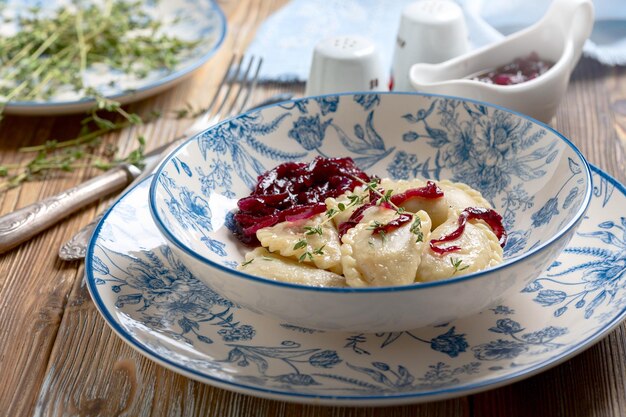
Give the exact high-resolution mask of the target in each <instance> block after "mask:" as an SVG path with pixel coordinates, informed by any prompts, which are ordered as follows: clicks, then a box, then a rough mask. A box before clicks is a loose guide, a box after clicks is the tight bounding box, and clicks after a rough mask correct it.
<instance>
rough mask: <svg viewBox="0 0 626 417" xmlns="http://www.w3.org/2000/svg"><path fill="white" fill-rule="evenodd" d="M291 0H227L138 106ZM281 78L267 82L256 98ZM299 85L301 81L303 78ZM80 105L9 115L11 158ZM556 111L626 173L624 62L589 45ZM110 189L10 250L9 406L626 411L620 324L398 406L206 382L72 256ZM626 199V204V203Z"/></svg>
mask: <svg viewBox="0 0 626 417" xmlns="http://www.w3.org/2000/svg"><path fill="white" fill-rule="evenodd" d="M283 3H284V0H277V1H273V2H272V1H267V0H241V1H234V0H230V1H222V2H220V5H221V6H222V8H223V9H224V11H225V13H226V15H227V17H228V22H229V35H228V37H227V39H226V41H225V43H224V44H223V46H222V47H221V49H220V51H219V52H218V53H217V55H215V56H214V57H213V58H212V59H211V60H210V62H209V63H208V64H207V65H205V66H204V67H203V68H202V69H201V70H200V71H199V72H198V73H197V74H196V75H194V76H193V77H192V78H191V79H189V80H188V81H185V82H183V83H182V84H180V85H179V86H177V87H175V88H174V89H172V90H171V91H168V92H166V93H163V94H160V95H158V96H156V97H153V98H150V99H148V100H145V101H143V102H140V103H136V104H134V105H132V106H130V109H131V110H133V111H137V112H141V111H146V110H147V109H152V108H157V109H161V110H163V111H165V114H167V112H168V110H172V109H177V108H181V107H184V105H185V103H186V102H190V103H192V104H196V105H202V104H206V101H207V100H208V98H209V97H211V96H212V93H213V92H214V90H215V88H216V86H217V82H218V80H219V76H217V75H216V74H218V75H221V74H222V73H223V72H224V70H225V68H226V66H227V63H228V60H229V58H230V56H231V54H232V52H233V50H236V49H238V50H242V49H244V48H245V45H246V44H247V43H248V42H249V40H250V39H251V38H252V37H253V36H254V31H255V28H256V27H257V26H258V24H259V22H261V21H262V20H263V19H264V18H265V17H267V15H268V14H269V13H271V12H272V11H273V10H275V9H276V8H278V7H280V6H281V5H282V4H283ZM277 91H281V87H280V86H276V85H268V86H265V87H262V88H260V89H258V91H257V92H256V94H255V97H254V98H253V100H260V99H262V98H263V97H264V96H269V95H271V94H273V93H275V92H277ZM297 92H299V93H301V92H302V91H301V89H300V90H299V91H297ZM80 119H81V116H64V117H30V118H27V117H7V118H6V119H5V120H4V121H3V122H2V124H1V126H0V164H6V163H15V162H24V161H26V160H28V156H27V155H24V154H20V153H18V151H17V150H18V148H20V147H22V146H26V145H34V144H41V143H44V142H45V141H46V140H48V139H52V138H63V137H71V136H72V135H75V134H76V133H77V131H78V127H77V126H78V123H79V121H80ZM188 123H189V121H187V120H176V119H175V118H173V117H163V118H161V119H159V120H157V121H156V122H153V123H150V124H148V125H146V126H144V127H141V129H139V130H141V132H138V131H137V129H134V130H130V129H128V130H124V131H122V132H119V133H115V134H111V135H108V136H107V137H106V138H105V141H106V142H108V143H112V144H117V145H118V146H119V148H120V153H122V154H125V153H127V152H128V151H129V150H130V149H132V148H133V147H134V146H135V144H136V142H135V138H136V136H137V134H139V133H143V134H144V135H145V136H146V138H148V139H149V142H148V148H153V147H156V146H158V145H159V144H160V143H163V142H165V141H167V140H168V138H170V137H173V136H174V135H175V134H176V133H180V132H182V131H183V130H184V128H185V126H186V125H187V124H188ZM553 125H554V126H555V127H556V129H557V130H559V131H560V132H562V133H563V134H565V135H566V136H567V137H569V138H570V139H571V140H572V141H573V142H574V143H575V144H576V145H577V146H578V147H579V148H580V149H581V150H582V152H583V153H584V154H585V155H586V157H587V158H588V159H589V161H590V162H591V163H593V164H595V165H597V166H599V167H600V168H602V169H603V170H605V171H607V172H608V173H609V174H611V175H613V176H614V177H616V178H617V179H618V180H619V181H620V182H622V183H626V172H625V158H624V153H625V149H626V68H624V67H621V68H620V67H617V68H616V67H606V66H602V65H600V64H598V63H597V62H595V61H592V60H589V59H583V60H581V62H580V63H579V64H578V66H577V68H576V70H575V71H574V74H573V76H572V80H571V83H570V86H569V90H568V92H567V96H566V97H565V99H564V100H563V102H562V104H561V106H560V108H559V111H558V115H557V117H556V119H555V120H554V121H553ZM97 173H98V171H96V170H94V169H83V170H80V171H76V172H73V173H69V174H62V175H57V176H54V177H51V178H48V179H46V180H45V181H40V182H30V183H26V184H24V185H23V186H21V187H19V188H15V189H12V190H10V191H8V192H4V193H1V194H0V214H5V213H9V212H11V211H12V210H14V209H16V208H19V207H21V206H24V205H26V204H29V203H33V202H35V201H37V200H39V199H42V198H44V197H47V196H50V195H52V194H55V193H57V192H60V191H62V190H64V189H67V188H69V187H71V186H74V185H77V184H79V183H80V182H82V181H84V180H86V179H88V178H90V177H92V176H94V175H96V174H97ZM106 203H107V201H101V202H100V204H94V205H92V206H90V207H89V208H88V209H85V210H83V211H82V212H79V213H78V214H76V215H73V216H71V217H69V218H67V219H65V220H64V221H63V222H61V223H60V224H59V225H57V226H56V227H54V228H52V229H50V230H48V231H47V232H45V233H43V234H41V235H40V236H38V237H36V238H34V239H32V240H31V241H29V242H27V243H25V244H23V245H21V246H19V247H17V248H15V249H13V250H12V251H10V252H8V253H6V254H4V255H2V256H0V381H1V382H0V415H2V416H30V415H46V416H47V415H55V416H66V415H72V416H73V415H80V416H96V415H99V416H114V415H115V416H116V415H127V416H137V415H158V416H178V415H185V416H335V417H339V416H346V417H347V416H418V415H419V416H535V415H546V416H625V415H626V331H625V327H624V325H621V326H619V327H618V328H617V329H616V330H614V331H613V332H612V333H611V334H610V335H609V336H608V337H606V338H604V339H603V340H601V341H600V342H598V343H597V344H595V345H594V346H592V347H591V348H589V349H588V350H587V351H585V352H583V353H581V354H579V355H578V356H576V357H574V358H572V359H571V360H569V361H567V362H565V363H563V364H561V365H559V366H557V367H555V368H553V369H551V370H548V371H545V372H543V373H541V374H539V375H537V376H534V377H532V378H529V379H526V380H524V381H521V382H517V383H515V384H512V385H509V386H505V387H503V388H499V389H495V390H491V391H487V392H484V393H481V394H477V395H472V396H468V397H462V398H457V399H452V400H447V401H440V402H435V403H427V404H419V405H413V406H402V407H390V408H340V407H322V406H308V405H297V404H289V403H283V402H279V401H272V400H265V399H259V398H254V397H250V396H246V395H241V394H236V393H233V392H229V391H224V390H222V389H218V388H214V387H212V386H209V385H204V384H201V383H198V382H195V381H192V380H190V379H187V378H185V377H183V376H180V375H178V374H176V373H174V372H172V371H169V370H167V369H165V368H163V367H161V366H159V365H157V364H155V363H153V362H151V361H149V360H147V359H146V358H144V357H143V356H141V355H140V354H139V353H137V352H136V351H134V350H133V349H131V348H130V347H129V346H128V345H126V344H125V343H124V342H123V341H122V340H121V339H120V338H118V337H117V336H116V335H115V334H114V333H113V332H112V331H111V329H110V328H109V327H108V326H107V325H106V323H105V322H104V320H103V319H102V318H101V317H100V315H99V313H98V312H97V311H96V308H95V307H94V304H93V303H92V301H91V299H90V297H89V294H88V292H87V289H86V287H85V284H84V282H83V274H84V267H83V264H82V263H79V262H73V263H64V262H62V261H60V260H59V259H58V258H57V256H56V251H57V249H58V247H59V245H60V244H61V243H62V242H64V241H65V240H66V239H68V238H69V237H71V236H72V234H73V233H75V232H76V231H77V230H78V229H79V228H80V227H82V226H83V225H85V224H86V223H88V222H89V221H90V220H91V219H92V218H93V217H94V216H95V215H96V214H97V213H98V212H99V210H101V209H102V208H103V207H105V205H106ZM625 210H626V208H625Z"/></svg>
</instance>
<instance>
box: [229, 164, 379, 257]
mask: <svg viewBox="0 0 626 417" xmlns="http://www.w3.org/2000/svg"><path fill="white" fill-rule="evenodd" d="M359 180H360V181H359ZM361 181H363V182H369V181H370V177H369V176H368V175H367V174H366V173H365V172H363V171H361V170H360V169H359V168H358V167H357V166H356V164H355V163H354V161H353V160H352V159H351V158H321V157H317V158H315V159H314V160H313V161H312V162H310V163H298V162H285V163H283V164H280V165H278V166H277V167H275V168H274V169H272V170H269V171H267V172H266V173H264V174H262V175H260V176H259V177H258V178H257V185H256V187H255V188H254V190H253V191H252V193H251V194H250V195H249V196H248V197H244V198H242V199H241V200H239V201H238V202H237V206H238V207H239V211H238V212H237V213H236V214H235V215H234V220H235V225H236V231H235V235H236V236H237V237H238V238H239V240H241V241H242V242H243V243H245V244H248V245H256V244H258V243H259V242H258V240H257V238H256V231H257V230H259V229H261V228H263V227H269V226H273V225H275V224H277V223H280V222H283V221H286V220H288V221H294V220H300V219H307V218H309V217H311V216H314V215H315V214H319V213H323V212H325V211H326V205H325V204H324V200H326V198H328V197H339V196H340V195H342V194H344V193H346V192H349V191H352V190H353V189H354V188H356V187H357V186H359V185H361V184H362V182H361Z"/></svg>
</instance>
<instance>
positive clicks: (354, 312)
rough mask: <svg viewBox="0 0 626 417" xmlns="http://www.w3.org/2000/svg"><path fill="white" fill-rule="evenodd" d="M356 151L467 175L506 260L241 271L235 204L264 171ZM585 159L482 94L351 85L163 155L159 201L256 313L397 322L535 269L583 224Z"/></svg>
mask: <svg viewBox="0 0 626 417" xmlns="http://www.w3.org/2000/svg"><path fill="white" fill-rule="evenodd" d="M319 155H322V156H332V157H344V156H350V157H352V158H353V159H354V160H355V161H356V162H357V164H358V165H359V166H360V167H361V168H362V169H364V170H366V171H367V172H368V173H369V174H375V175H378V176H380V177H391V178H395V179H408V178H413V177H416V176H419V177H424V178H430V179H433V180H435V181H437V180H442V179H450V180H452V181H462V182H465V183H467V184H469V185H470V186H472V187H474V188H476V189H478V190H480V191H481V192H482V194H483V196H484V197H485V198H486V199H488V200H489V201H490V202H491V203H492V204H493V206H494V207H495V208H496V210H497V211H498V212H499V213H500V214H502V216H503V219H504V225H505V227H506V228H507V230H508V233H509V239H508V243H507V245H506V247H505V250H504V257H505V261H504V263H503V264H501V265H499V266H497V267H494V268H491V269H489V270H485V271H480V272H477V273H472V274H468V275H464V276H459V277H455V278H450V279H446V280H441V281H434V282H428V283H416V284H412V285H407V286H400V287H378V288H316V287H307V286H302V285H296V284H289V283H283V282H278V281H273V280H270V279H266V278H260V277H256V276H253V275H250V274H246V273H244V272H241V271H237V270H236V266H237V265H238V264H239V263H241V262H242V261H243V259H244V254H245V253H246V252H247V251H248V250H249V249H250V248H248V247H245V246H244V245H242V244H240V243H239V241H238V240H237V239H236V238H235V236H234V235H233V234H232V232H231V230H232V226H233V225H232V214H233V212H234V210H236V202H237V200H238V199H239V198H241V197H244V196H246V195H248V194H249V192H250V190H251V188H252V187H253V185H254V184H255V180H256V177H257V175H259V174H261V173H263V172H264V171H266V170H268V169H271V168H273V167H274V166H276V165H278V164H280V163H282V162H285V161H291V160H295V161H310V160H312V159H313V158H315V157H316V156H319ZM591 192H592V184H591V174H590V170H589V167H588V165H587V162H586V161H585V159H584V157H583V156H582V155H581V153H580V152H579V151H578V150H577V149H576V148H575V147H574V145H572V143H571V142H570V141H569V140H567V139H566V138H565V137H563V136H562V135H561V134H559V133H558V132H556V131H554V130H553V129H551V128H550V127H548V126H546V125H544V124H541V123H539V122H537V121H534V120H532V119H530V118H528V117H526V116H523V115H520V114H517V113H514V112H511V111H509V110H506V109H503V108H500V107H497V106H493V105H489V104H485V103H480V102H476V101H472V100H467V99H462V98H455V97H446V96H436V95H422V94H403V93H382V94H340V95H327V96H320V97H310V98H304V99H300V100H295V101H289V102H284V103H281V104H278V105H274V106H269V107H265V108H262V109H259V110H255V111H252V112H249V113H245V114H243V115H240V116H237V117H235V118H232V119H230V120H227V121H224V122H222V123H220V124H218V125H216V126H214V127H212V128H211V129H208V130H206V131H205V132H203V133H201V134H199V135H198V136H196V137H194V138H192V139H190V140H189V141H187V142H186V143H185V144H183V145H182V146H180V147H179V148H178V149H177V150H176V151H175V152H174V153H173V154H172V155H170V157H168V158H167V159H166V160H165V161H164V162H163V164H162V165H161V166H160V167H159V169H158V171H157V173H156V175H155V177H154V180H153V182H152V184H151V188H150V211H151V214H152V216H153V218H154V221H155V224H156V226H157V227H158V228H159V230H160V232H161V233H162V234H163V236H164V237H165V238H166V240H167V241H168V244H169V245H170V246H171V249H172V251H173V253H174V254H175V255H176V256H177V257H178V258H179V259H180V260H181V261H182V262H183V263H184V264H185V265H186V267H188V268H189V269H190V270H191V272H192V273H193V274H194V275H195V276H197V277H198V278H199V279H201V280H202V281H204V282H205V283H206V284H208V285H209V286H210V287H212V288H213V289H214V290H215V291H217V292H219V293H220V294H222V295H223V296H225V297H227V298H228V299H230V300H232V301H234V302H236V303H239V304H241V305H243V306H245V307H247V308H248V309H251V310H253V311H255V312H259V313H262V314H266V315H269V316H273V317H277V318H279V319H281V320H285V321H287V322H289V323H292V324H295V325H299V326H305V327H310V328H316V329H321V330H341V331H368V332H380V331H399V330H407V329H412V328H418V327H421V326H426V325H431V324H437V323H445V322H449V321H451V320H455V319H458V318H460V317H465V316H467V315H469V314H474V313H477V312H479V311H481V310H484V309H485V308H487V307H489V306H492V305H495V304H497V303H499V302H501V301H502V300H503V299H505V298H506V297H507V296H510V295H511V294H515V293H517V292H519V291H520V290H521V289H522V288H524V287H525V286H526V285H527V284H528V283H529V282H531V281H532V280H533V279H535V278H537V277H538V276H539V275H540V274H541V272H543V271H544V270H545V269H546V268H547V267H548V266H549V265H550V263H551V262H552V261H553V260H554V259H555V258H556V257H557V256H558V254H559V253H560V252H561V251H562V249H563V248H564V247H565V245H566V244H567V243H568V242H569V240H570V239H571V237H572V236H573V234H574V232H575V230H576V228H577V227H578V225H579V223H580V221H581V220H582V217H583V214H584V213H585V211H586V209H587V207H588V205H589V202H590V200H591Z"/></svg>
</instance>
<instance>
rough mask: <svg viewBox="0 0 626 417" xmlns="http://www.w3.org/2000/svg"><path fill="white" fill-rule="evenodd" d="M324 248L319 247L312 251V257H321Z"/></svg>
mask: <svg viewBox="0 0 626 417" xmlns="http://www.w3.org/2000/svg"><path fill="white" fill-rule="evenodd" d="M325 247H326V245H322V246H321V247H319V248H317V249H314V250H313V255H323V254H324V248H325Z"/></svg>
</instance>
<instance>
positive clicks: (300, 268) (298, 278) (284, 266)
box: [237, 248, 346, 287]
mask: <svg viewBox="0 0 626 417" xmlns="http://www.w3.org/2000/svg"><path fill="white" fill-rule="evenodd" d="M245 259H246V260H245V262H244V263H242V264H241V265H239V266H238V267H237V269H239V270H240V271H243V272H246V273H248V274H252V275H257V276H260V277H264V278H269V279H273V280H275V281H282V282H289V283H291V284H302V285H309V286H311V287H345V285H346V280H345V279H344V277H342V276H341V275H339V274H335V273H334V272H330V271H326V270H324V269H319V268H316V267H314V266H311V265H310V264H306V263H303V262H298V261H297V260H293V259H291V258H285V257H283V256H280V255H278V254H275V253H271V252H269V251H268V250H267V249H265V248H256V249H254V250H253V251H250V252H248V253H247V254H246V258H245Z"/></svg>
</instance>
